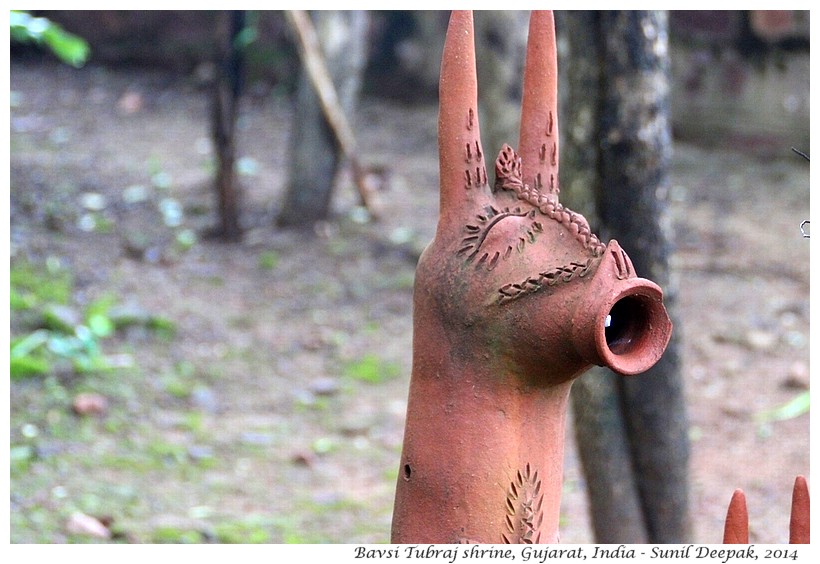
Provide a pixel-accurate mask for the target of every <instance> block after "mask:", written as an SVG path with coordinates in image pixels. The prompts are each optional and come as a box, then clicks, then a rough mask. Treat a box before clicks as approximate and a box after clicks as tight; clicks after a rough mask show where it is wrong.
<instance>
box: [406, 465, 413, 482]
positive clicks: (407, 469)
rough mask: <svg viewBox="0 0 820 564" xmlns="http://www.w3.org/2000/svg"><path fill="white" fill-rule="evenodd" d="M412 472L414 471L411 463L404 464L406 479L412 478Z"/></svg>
mask: <svg viewBox="0 0 820 564" xmlns="http://www.w3.org/2000/svg"><path fill="white" fill-rule="evenodd" d="M412 473H413V469H412V468H410V465H409V464H405V465H404V479H405V480H410V474H412Z"/></svg>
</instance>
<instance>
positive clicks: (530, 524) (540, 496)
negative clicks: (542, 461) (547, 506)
mask: <svg viewBox="0 0 820 564" xmlns="http://www.w3.org/2000/svg"><path fill="white" fill-rule="evenodd" d="M543 502H544V493H543V492H542V491H541V478H539V477H538V470H533V469H532V468H531V467H530V464H529V463H527V464H526V466H524V469H523V471H521V470H518V471H517V472H516V475H515V479H513V480H512V481H511V482H510V488H509V490H508V491H507V498H506V500H505V509H506V515H505V516H504V521H505V523H504V525H505V527H506V529H507V530H506V531H504V532H502V533H501V539H502V541H503V542H504V543H505V544H522V543H523V544H537V543H539V542H540V541H541V533H540V529H541V524H542V523H543V520H544V514H543V511H542V504H543Z"/></svg>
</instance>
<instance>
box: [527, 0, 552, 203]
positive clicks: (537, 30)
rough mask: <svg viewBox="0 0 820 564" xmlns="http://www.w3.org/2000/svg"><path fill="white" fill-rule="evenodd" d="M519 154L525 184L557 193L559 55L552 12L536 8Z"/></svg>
mask: <svg viewBox="0 0 820 564" xmlns="http://www.w3.org/2000/svg"><path fill="white" fill-rule="evenodd" d="M518 154H519V155H520V156H521V159H522V166H523V178H524V183H525V184H528V185H530V186H533V187H535V188H538V189H539V190H540V191H541V192H542V193H543V194H549V193H555V194H557V193H558V56H557V54H556V48H555V21H554V18H553V15H552V12H551V11H533V12H532V14H531V15H530V30H529V37H528V39H527V57H526V60H525V63H524V93H523V97H522V100H521V135H520V138H519V143H518Z"/></svg>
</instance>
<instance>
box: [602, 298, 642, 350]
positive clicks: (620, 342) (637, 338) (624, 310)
mask: <svg viewBox="0 0 820 564" xmlns="http://www.w3.org/2000/svg"><path fill="white" fill-rule="evenodd" d="M649 317H650V312H649V307H648V304H647V303H646V301H645V300H643V299H641V297H640V296H627V297H625V298H621V299H620V300H618V301H617V302H615V305H613V306H612V309H611V310H609V315H607V316H606V321H605V322H604V335H605V337H606V344H607V346H608V347H609V350H610V351H612V353H613V354H616V355H623V354H628V353H630V352H632V351H634V350H635V349H636V348H637V347H638V346H639V345H640V343H641V340H642V339H643V337H644V335H645V334H646V331H648V330H649V327H650V324H649Z"/></svg>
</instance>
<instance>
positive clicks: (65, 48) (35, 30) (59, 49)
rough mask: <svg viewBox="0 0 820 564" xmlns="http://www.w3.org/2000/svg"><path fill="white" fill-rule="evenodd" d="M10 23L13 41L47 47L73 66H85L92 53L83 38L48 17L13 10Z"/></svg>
mask: <svg viewBox="0 0 820 564" xmlns="http://www.w3.org/2000/svg"><path fill="white" fill-rule="evenodd" d="M9 25H10V27H9V35H10V37H11V40H12V41H16V42H18V43H36V44H37V45H41V46H44V47H47V48H48V49H49V50H51V52H52V53H54V54H55V55H56V56H57V58H59V59H60V60H61V61H62V62H64V63H66V64H69V65H71V66H72V67H76V68H79V67H81V66H83V65H84V64H85V63H86V61H88V57H89V55H90V54H91V49H90V47H89V46H88V43H87V42H86V41H85V40H84V39H83V38H81V37H78V36H76V35H74V34H73V33H69V32H67V31H66V30H64V29H63V28H62V27H60V26H59V25H57V24H56V23H54V22H52V21H51V20H49V19H47V18H38V17H35V16H32V15H31V14H29V13H28V12H21V11H18V10H11V15H10V19H9Z"/></svg>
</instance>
